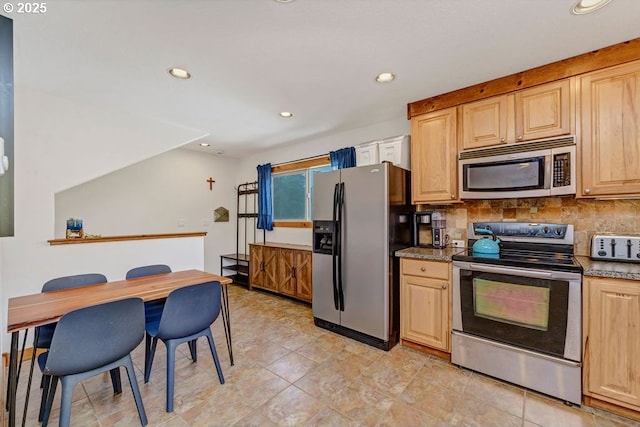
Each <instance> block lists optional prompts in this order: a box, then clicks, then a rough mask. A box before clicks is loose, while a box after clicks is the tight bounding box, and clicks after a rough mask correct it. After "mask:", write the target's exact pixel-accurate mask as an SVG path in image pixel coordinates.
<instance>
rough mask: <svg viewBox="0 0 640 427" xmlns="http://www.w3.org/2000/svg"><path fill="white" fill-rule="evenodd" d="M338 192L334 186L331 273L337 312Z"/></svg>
mask: <svg viewBox="0 0 640 427" xmlns="http://www.w3.org/2000/svg"><path fill="white" fill-rule="evenodd" d="M339 192H340V185H339V184H336V186H335V187H334V189H333V242H332V244H331V270H332V271H331V272H332V277H333V305H334V307H335V308H336V310H338V308H339V304H338V278H337V276H336V274H337V269H336V259H337V257H338V252H337V247H338V242H339V239H338V235H339V234H338V233H339V231H338V220H337V219H338V193H339Z"/></svg>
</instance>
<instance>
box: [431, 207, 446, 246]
mask: <svg viewBox="0 0 640 427" xmlns="http://www.w3.org/2000/svg"><path fill="white" fill-rule="evenodd" d="M446 228H447V221H446V220H445V219H444V215H442V213H440V212H433V213H432V214H431V236H432V244H433V247H434V248H438V249H442V248H444V247H446V246H447V243H448V242H449V235H448V234H447V230H446Z"/></svg>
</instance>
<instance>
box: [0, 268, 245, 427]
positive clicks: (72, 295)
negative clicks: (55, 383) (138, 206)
mask: <svg viewBox="0 0 640 427" xmlns="http://www.w3.org/2000/svg"><path fill="white" fill-rule="evenodd" d="M211 281H219V282H220V284H221V285H222V286H221V289H222V307H221V311H222V321H223V324H224V332H225V338H226V341H227V349H228V351H229V359H230V362H231V365H233V348H232V342H231V323H230V317H229V292H228V285H229V284H230V283H231V282H232V280H231V279H230V278H228V277H223V276H218V275H216V274H211V273H207V272H204V271H200V270H185V271H176V272H172V273H164V274H157V275H153V276H145V277H139V278H136V279H128V280H119V281H115V282H107V283H101V284H97V285H89V286H82V287H77V288H69V289H61V290H58V291H52V292H42V293H38V294H32V295H25V296H19V297H14V298H9V304H8V313H7V332H8V333H10V334H11V353H10V359H9V374H8V385H7V409H8V411H9V420H8V421H9V422H8V425H9V427H14V426H15V420H16V390H17V384H18V379H19V378H18V375H19V369H18V342H19V340H20V332H23V331H24V334H25V335H24V343H23V351H24V346H25V343H26V336H27V332H28V330H29V329H30V328H34V327H37V326H42V325H46V324H49V323H54V322H57V321H58V320H60V318H61V317H62V316H63V315H65V314H66V313H69V312H71V311H73V310H76V309H79V308H83V307H88V306H91V305H96V304H102V303H106V302H110V301H116V300H121V299H125V298H141V299H142V300H143V301H152V300H157V299H162V298H166V297H167V296H168V295H169V293H171V291H173V290H175V289H178V288H182V287H185V286H190V285H197V284H201V283H206V282H211ZM34 358H35V351H34V352H33V357H32V365H31V370H30V372H29V386H30V383H31V374H32V370H33V360H34ZM28 388H29V387H28ZM28 400H29V399H28V392H27V397H26V399H25V408H24V413H25V414H24V416H23V424H22V425H24V421H25V418H26V411H27V402H28Z"/></svg>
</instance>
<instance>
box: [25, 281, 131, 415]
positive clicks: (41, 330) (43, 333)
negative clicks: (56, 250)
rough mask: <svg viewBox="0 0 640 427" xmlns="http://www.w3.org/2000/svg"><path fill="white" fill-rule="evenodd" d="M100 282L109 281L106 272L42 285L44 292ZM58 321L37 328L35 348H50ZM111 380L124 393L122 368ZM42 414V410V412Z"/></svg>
mask: <svg viewBox="0 0 640 427" xmlns="http://www.w3.org/2000/svg"><path fill="white" fill-rule="evenodd" d="M100 283H107V278H106V276H105V275H104V274H99V273H88V274H76V275H73V276H64V277H58V278H55V279H51V280H49V281H47V282H46V283H45V284H44V285H42V292H52V291H59V290H62V289H69V288H78V287H81V286H89V285H97V284H100ZM56 325H57V323H49V324H47V325H43V326H38V327H37V328H36V335H35V336H36V337H37V340H36V343H35V344H34V347H35V349H39V348H45V349H47V348H49V346H50V345H51V338H52V337H53V332H54V331H55V329H56ZM31 369H32V370H33V359H32V363H31ZM110 374H111V382H112V383H113V392H114V393H116V394H119V393H122V383H121V380H120V370H118V369H114V370H113V371H111V373H110ZM44 381H45V379H44V378H43V382H42V383H41V384H40V387H41V388H42V387H44ZM40 415H41V416H42V411H41V413H40ZM40 419H41V418H40Z"/></svg>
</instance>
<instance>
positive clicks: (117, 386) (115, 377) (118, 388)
mask: <svg viewBox="0 0 640 427" xmlns="http://www.w3.org/2000/svg"><path fill="white" fill-rule="evenodd" d="M109 374H110V375H111V384H113V394H120V393H122V380H121V379H120V368H114V369H112V370H110V371H109Z"/></svg>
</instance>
